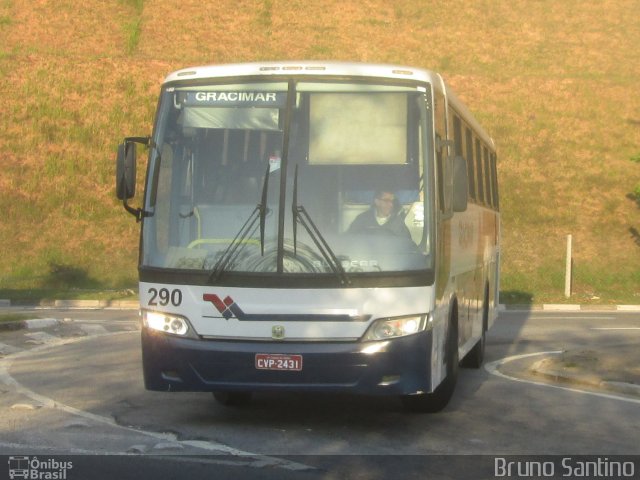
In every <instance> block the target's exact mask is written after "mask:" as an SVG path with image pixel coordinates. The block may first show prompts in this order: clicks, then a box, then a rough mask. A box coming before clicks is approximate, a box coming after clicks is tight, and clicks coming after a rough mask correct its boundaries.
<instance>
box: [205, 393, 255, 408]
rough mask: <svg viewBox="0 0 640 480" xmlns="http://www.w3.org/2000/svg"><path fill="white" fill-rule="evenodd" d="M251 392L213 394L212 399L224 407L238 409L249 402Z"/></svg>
mask: <svg viewBox="0 0 640 480" xmlns="http://www.w3.org/2000/svg"><path fill="white" fill-rule="evenodd" d="M252 396H253V395H252V393H251V392H213V398H215V399H216V401H217V402H218V403H220V404H222V405H224V406H225V407H239V406H242V405H247V404H248V403H249V402H251V397H252Z"/></svg>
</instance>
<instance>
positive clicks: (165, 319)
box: [142, 310, 191, 337]
mask: <svg viewBox="0 0 640 480" xmlns="http://www.w3.org/2000/svg"><path fill="white" fill-rule="evenodd" d="M142 322H143V323H144V326H145V327H148V328H150V329H152V330H157V331H159V332H164V333H171V334H173V335H180V336H183V337H184V336H187V334H188V333H189V331H190V330H191V328H190V326H189V322H188V321H187V319H186V318H183V317H179V316H177V315H169V314H166V313H160V312H150V311H146V310H145V311H143V312H142Z"/></svg>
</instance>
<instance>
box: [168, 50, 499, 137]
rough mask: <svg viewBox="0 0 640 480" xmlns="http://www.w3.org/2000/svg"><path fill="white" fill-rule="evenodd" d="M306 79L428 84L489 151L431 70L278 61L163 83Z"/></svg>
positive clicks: (224, 67)
mask: <svg viewBox="0 0 640 480" xmlns="http://www.w3.org/2000/svg"><path fill="white" fill-rule="evenodd" d="M275 75H291V76H308V75H329V76H349V77H378V78H388V79H399V80H414V81H417V82H427V83H430V84H431V85H432V86H433V88H434V89H435V90H437V91H440V92H442V89H443V88H444V89H445V92H443V93H446V95H447V98H448V101H449V104H450V105H451V106H452V107H453V108H454V109H455V110H456V112H457V113H458V114H459V115H460V116H461V117H463V118H464V119H465V120H466V121H467V122H468V123H469V124H470V125H471V126H472V127H473V128H474V130H476V131H477V132H478V133H479V134H480V136H481V137H483V138H484V139H485V140H486V141H487V142H488V143H489V145H490V146H491V147H492V148H495V145H494V142H493V139H492V138H491V137H490V136H489V135H488V133H487V132H486V131H485V130H484V129H483V128H482V126H481V125H480V124H479V123H478V121H477V120H476V119H475V117H474V116H473V114H472V113H471V112H470V111H469V109H468V108H467V107H466V106H465V105H464V103H462V102H461V101H460V100H459V99H458V97H457V96H456V94H455V93H454V92H453V91H452V90H451V88H450V87H449V86H448V85H446V83H445V82H444V80H443V78H442V76H441V75H440V74H438V73H436V72H434V71H432V70H426V69H421V68H415V67H409V66H405V65H390V64H373V63H353V62H323V61H282V62H253V63H236V64H221V65H202V66H197V67H190V68H183V69H181V70H177V71H175V72H172V73H170V74H169V75H168V76H167V77H166V78H165V80H164V83H165V84H166V83H172V82H179V81H185V80H204V79H211V78H233V77H236V78H237V77H255V76H265V77H268V76H275Z"/></svg>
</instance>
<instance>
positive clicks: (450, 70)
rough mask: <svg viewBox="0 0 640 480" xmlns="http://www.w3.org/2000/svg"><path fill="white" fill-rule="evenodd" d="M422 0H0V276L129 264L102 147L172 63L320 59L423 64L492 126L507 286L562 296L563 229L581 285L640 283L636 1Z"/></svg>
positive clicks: (141, 123)
mask: <svg viewBox="0 0 640 480" xmlns="http://www.w3.org/2000/svg"><path fill="white" fill-rule="evenodd" d="M431 3H434V4H429V3H425V2H416V1H414V0H398V1H395V2H385V1H382V0H363V1H357V2H356V1H352V2H345V1H337V0H326V1H321V2H307V1H302V0H289V1H286V2H285V1H281V0H263V1H235V2H231V1H227V0H220V1H216V2H202V1H195V0H181V1H177V0H145V1H144V4H143V9H142V10H141V11H138V10H137V9H136V7H135V5H134V2H133V1H132V0H110V1H102V0H88V1H86V2H84V3H83V4H82V6H81V7H80V6H79V4H77V2H71V1H69V0H67V1H61V0H57V1H53V0H49V1H46V0H0V95H1V97H2V98H3V115H2V116H0V164H1V165H2V174H1V175H0V188H1V189H2V190H1V192H2V194H1V195H2V196H1V197H0V211H2V213H3V222H2V223H1V224H0V235H1V236H2V238H3V245H4V248H3V249H4V250H5V251H6V252H8V253H7V254H5V255H3V256H2V260H0V289H4V290H9V289H13V288H17V287H29V288H33V287H39V286H43V285H42V284H43V282H46V280H47V278H48V277H47V276H46V273H47V272H49V270H50V269H51V265H52V264H69V265H75V266H77V267H79V268H81V269H83V270H85V271H86V272H87V275H88V276H89V277H90V278H92V279H95V280H96V283H100V284H102V285H104V286H117V285H120V284H121V283H123V282H125V283H126V282H132V281H133V280H134V279H135V257H136V248H137V239H136V235H137V226H136V225H135V223H134V222H132V221H131V219H130V218H129V217H128V216H127V215H125V214H124V213H123V212H122V210H121V209H120V207H119V206H118V205H117V203H116V202H115V200H114V199H113V186H112V183H113V181H112V177H113V170H114V168H113V155H114V152H115V147H116V145H117V143H118V141H119V139H120V138H121V137H122V136H124V135H126V134H146V133H148V132H149V131H150V129H151V121H152V113H153V108H154V107H155V101H156V100H155V98H156V96H157V93H158V89H159V85H160V82H161V81H162V78H163V77H164V76H165V75H166V74H167V73H168V72H169V71H171V70H173V69H176V68H181V67H184V66H188V65H191V64H203V63H223V62H242V61H256V60H265V59H335V60H348V61H367V62H386V63H400V64H409V65H416V66H421V67H426V68H433V69H436V70H439V71H441V72H442V73H443V74H444V76H445V78H447V79H448V81H449V82H450V83H451V84H452V85H453V87H454V89H455V90H456V91H457V92H458V94H459V96H460V97H462V99H463V100H465V101H466V103H467V104H468V105H469V107H470V108H471V110H472V111H474V112H475V113H476V115H477V116H478V118H479V119H480V120H481V122H482V123H483V124H484V125H485V126H486V127H487V129H488V130H489V131H490V132H491V133H492V134H493V136H494V137H495V139H496V143H497V145H498V150H499V155H500V159H499V169H500V172H499V175H500V183H501V187H502V188H501V195H502V212H503V245H504V248H503V260H504V262H503V288H504V289H505V290H509V291H520V292H524V293H526V294H530V295H533V297H534V300H537V301H551V300H553V301H555V300H560V299H561V293H562V285H561V282H562V271H563V255H564V241H565V240H564V239H565V235H566V234H568V233H572V234H573V235H574V245H575V258H576V267H575V270H576V283H575V289H576V292H577V294H578V297H579V298H580V300H584V301H589V299H590V298H591V297H593V296H599V297H601V298H602V299H604V300H606V301H611V302H620V301H625V302H628V301H633V300H634V299H636V298H639V297H640V287H639V285H638V284H639V283H640V267H639V265H640V247H639V245H638V244H637V243H636V239H635V238H634V237H633V235H632V234H631V229H633V228H638V229H640V211H639V210H638V204H637V202H635V201H633V200H630V199H628V198H627V194H629V193H630V192H632V191H633V188H634V186H635V185H636V184H637V183H638V177H639V176H640V165H638V164H634V163H632V162H630V161H629V158H630V157H631V156H632V155H636V154H637V153H638V152H640V95H638V85H639V83H638V78H640V49H639V48H638V40H637V39H638V38H640V22H638V21H637V19H638V18H640V3H639V2H638V1H637V0H616V1H614V0H606V1H581V0H566V1H562V2H557V1H555V0H536V1H530V0H518V1H514V2H493V1H488V0H477V1H473V2H468V1H463V0H449V1H446V2H431ZM132 25H134V26H133V27H132ZM134 30H135V33H137V34H138V35H139V37H137V38H136V41H135V42H133V43H131V42H130V40H131V36H132V34H133V33H134ZM98 280H99V281H98ZM634 282H635V283H634ZM559 284H560V285H559Z"/></svg>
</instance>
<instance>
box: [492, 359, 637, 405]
mask: <svg viewBox="0 0 640 480" xmlns="http://www.w3.org/2000/svg"><path fill="white" fill-rule="evenodd" d="M561 353H562V350H554V351H550V352H535V353H525V354H522V355H513V356H511V357H505V358H502V359H500V360H496V361H494V362H490V363H487V364H485V365H484V369H485V370H486V371H487V372H489V373H490V374H492V375H495V376H497V377H500V378H504V379H506V380H511V381H513V382H519V383H528V384H530V385H538V386H540V387H547V388H555V389H558V390H566V391H568V392H574V393H581V394H583V395H592V396H594V397H601V398H606V399H609V400H620V401H622V402H628V403H635V404H637V405H640V399H636V398H630V397H623V396H620V395H613V394H610V393H600V392H589V391H587V390H579V389H577V388H571V387H565V386H562V385H553V384H550V383H544V382H536V381H535V380H528V379H524V378H518V377H512V376H510V375H506V374H504V373H502V372H501V371H499V370H498V368H500V367H501V366H502V365H504V364H505V363H509V362H513V361H515V360H521V359H523V358H529V357H536V356H540V355H559V354H561Z"/></svg>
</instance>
